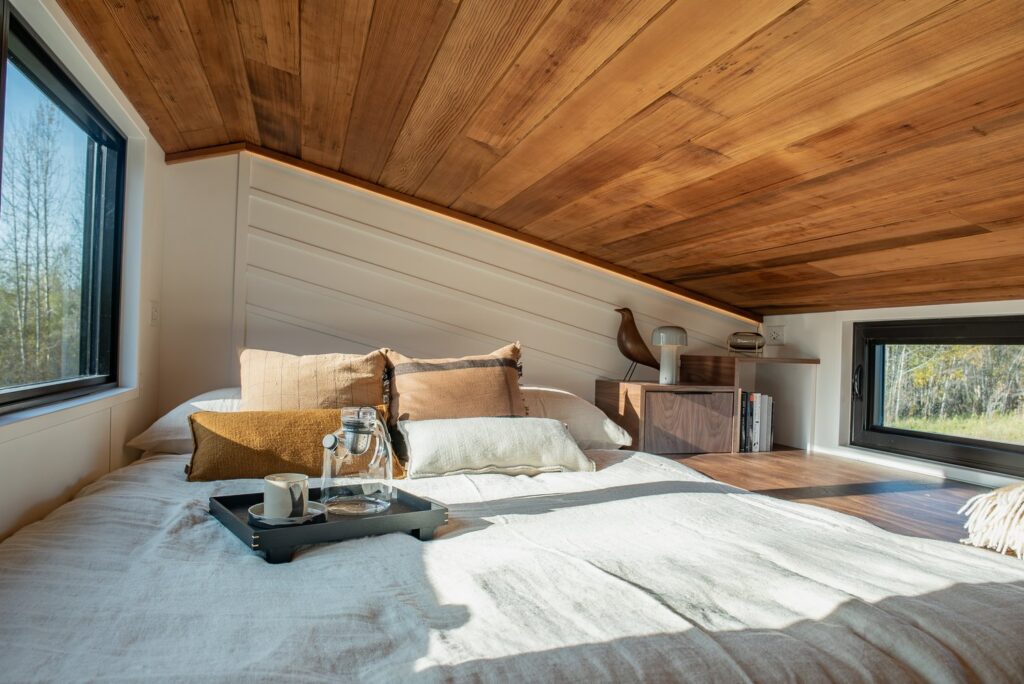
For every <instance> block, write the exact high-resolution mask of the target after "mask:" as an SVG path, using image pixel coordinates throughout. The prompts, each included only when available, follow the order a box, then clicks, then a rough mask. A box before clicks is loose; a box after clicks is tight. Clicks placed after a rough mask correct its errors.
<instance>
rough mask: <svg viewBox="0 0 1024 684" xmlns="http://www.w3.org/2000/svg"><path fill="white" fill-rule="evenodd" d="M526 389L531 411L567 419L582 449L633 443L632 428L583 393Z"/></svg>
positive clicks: (532, 414) (535, 413) (545, 416)
mask: <svg viewBox="0 0 1024 684" xmlns="http://www.w3.org/2000/svg"><path fill="white" fill-rule="evenodd" d="M522 392H523V399H524V400H525V401H526V412H527V414H528V415H530V416H536V417H537V418H554V419H555V420H558V421H561V422H562V423H565V426H566V427H567V428H569V432H570V433H572V436H573V439H575V440H576V443H577V444H578V445H579V447H580V449H583V450H587V449H618V448H620V447H628V446H630V445H631V444H632V443H633V438H632V437H630V436H629V433H628V432H626V431H625V430H624V429H622V428H621V427H620V426H619V425H618V424H617V423H615V421H613V420H612V419H611V418H609V417H608V416H606V415H605V414H604V411H602V410H601V409H599V408H597V407H596V406H594V405H593V404H591V403H590V402H589V401H587V400H586V399H584V398H583V397H580V396H577V395H575V394H573V393H572V392H566V391H565V390H560V389H553V388H551V387H523V388H522Z"/></svg>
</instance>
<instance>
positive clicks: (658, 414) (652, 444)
mask: <svg viewBox="0 0 1024 684" xmlns="http://www.w3.org/2000/svg"><path fill="white" fill-rule="evenodd" d="M594 396H595V403H596V404H597V406H598V408H600V409H601V410H602V411H604V412H605V414H606V415H607V416H608V417H609V418H611V419H612V420H614V421H615V422H616V423H618V424H619V425H621V426H622V427H623V428H624V429H625V430H626V431H627V432H628V433H629V434H630V436H631V437H632V438H633V448H634V449H636V450H638V451H646V452H649V453H652V454H698V453H725V452H734V451H738V450H739V438H740V431H739V425H740V424H739V401H740V390H739V388H738V387H723V386H709V385H659V384H658V383H654V382H618V381H616V380H598V381H597V384H596V387H595V392H594Z"/></svg>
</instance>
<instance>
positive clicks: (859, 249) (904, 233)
mask: <svg viewBox="0 0 1024 684" xmlns="http://www.w3.org/2000/svg"><path fill="white" fill-rule="evenodd" d="M988 232H990V231H988V230H987V229H985V228H983V227H981V226H978V225H974V224H971V223H968V222H966V221H964V220H963V219H961V218H959V217H957V216H954V215H953V214H952V213H945V212H940V213H938V214H931V215H929V216H925V217H923V218H917V219H910V220H907V221H900V222H897V223H890V224H885V225H881V226H871V227H868V228H858V229H857V230H851V231H848V232H842V233H838V232H837V233H830V234H829V235H827V236H825V237H819V238H815V239H811V240H805V241H802V242H791V243H787V244H785V245H781V246H779V247H773V248H768V249H758V250H755V251H747V252H743V253H742V254H733V255H726V256H716V257H714V258H711V259H707V260H705V261H702V262H700V263H698V264H692V265H689V266H682V267H679V266H673V267H670V268H667V269H665V270H663V271H654V275H656V276H657V277H658V278H659V279H662V280H668V281H672V282H674V281H677V280H686V279H690V278H706V277H710V276H717V275H726V274H731V273H743V272H747V271H754V270H761V269H766V268H776V267H779V266H791V265H793V264H804V263H810V264H814V263H815V262H817V261H818V260H821V259H832V258H837V257H844V256H848V255H853V254H865V253H868V252H874V251H878V250H885V249H893V248H896V247H905V246H908V245H918V244H927V243H930V242H934V241H936V240H949V239H953V238H960V237H967V236H969V235H982V234H985V233H988ZM596 253H598V252H596V251H595V254H596Z"/></svg>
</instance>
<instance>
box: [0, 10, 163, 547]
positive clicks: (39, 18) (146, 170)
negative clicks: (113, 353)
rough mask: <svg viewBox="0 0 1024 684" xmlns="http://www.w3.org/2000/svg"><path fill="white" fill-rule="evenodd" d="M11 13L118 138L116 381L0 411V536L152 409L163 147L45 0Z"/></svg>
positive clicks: (93, 470) (66, 491)
mask: <svg viewBox="0 0 1024 684" xmlns="http://www.w3.org/2000/svg"><path fill="white" fill-rule="evenodd" d="M12 4H13V6H14V8H15V9H16V10H17V11H18V13H19V14H20V15H21V16H22V17H23V18H24V19H25V21H26V22H28V24H29V25H30V26H31V27H32V28H33V29H34V30H35V31H36V33H37V34H38V35H39V36H40V37H41V38H42V40H43V42H44V43H46V45H47V46H48V47H49V48H50V50H51V51H52V52H53V53H54V54H55V55H56V56H57V58H58V59H59V60H60V61H61V62H62V63H63V64H64V66H65V67H66V68H67V69H68V70H69V71H70V72H71V73H72V75H73V76H74V77H75V79H76V80H77V81H78V82H79V83H80V84H81V85H82V86H83V87H84V88H85V90H86V91H87V92H88V93H89V94H90V96H92V98H93V100H94V101H95V102H96V103H97V104H98V105H99V106H100V108H101V109H102V110H103V111H104V112H106V114H107V115H108V116H109V117H110V118H111V119H112V120H113V121H114V123H115V124H116V125H117V126H118V127H119V128H120V129H121V131H122V132H123V133H124V134H125V136H126V137H127V138H128V166H127V178H126V181H127V184H126V192H127V197H126V204H125V235H124V260H123V270H122V273H123V275H122V278H123V283H122V290H123V292H122V323H121V338H120V349H121V352H120V368H119V376H120V383H121V385H122V387H121V388H119V389H117V390H113V391H111V392H106V393H104V394H103V395H102V396H95V395H94V396H92V397H88V398H84V399H78V400H73V401H69V402H65V403H63V404H60V405H54V406H48V407H44V408H41V409H35V410H32V411H29V412H24V413H20V414H11V415H8V416H4V417H2V418H0V539H2V538H4V537H6V536H8V535H9V534H11V533H12V532H13V531H15V530H16V529H18V528H19V527H20V526H22V525H24V524H27V523H29V522H32V521H34V520H37V519H39V518H41V517H43V516H44V515H46V514H47V513H48V512H49V511H51V510H53V509H54V508H56V507H57V506H59V505H60V504H61V503H63V502H64V501H66V500H68V499H69V498H70V497H71V496H73V495H74V494H75V493H76V492H77V491H78V490H79V489H81V487H82V486H83V485H85V484H87V483H88V482H90V481H92V480H94V479H96V478H97V477H99V476H100V475H102V474H103V473H106V472H108V471H109V470H111V469H113V468H117V467H120V466H121V465H124V464H125V463H127V462H128V461H129V460H130V459H131V458H133V457H134V454H132V453H130V452H127V451H126V450H125V449H124V443H125V441H126V439H128V438H129V437H130V436H132V435H134V434H135V433H137V432H139V431H141V430H142V429H144V428H145V427H146V425H148V424H149V423H150V422H151V421H152V419H153V417H154V415H155V411H156V398H157V392H156V379H157V357H158V351H159V334H158V333H159V331H158V329H157V328H156V327H152V326H150V323H149V303H150V302H151V301H159V299H160V269H161V265H162V259H161V256H160V250H161V242H162V225H163V207H162V204H161V197H162V184H163V181H162V174H163V170H164V164H163V152H162V151H161V150H160V148H159V146H158V145H157V144H156V142H155V141H154V140H153V138H152V137H151V136H150V135H149V132H148V129H147V127H146V125H145V124H144V123H143V121H142V119H141V118H140V117H139V116H138V114H137V113H136V112H135V110H134V109H133V108H132V106H131V105H130V104H129V102H128V100H127V98H125V97H124V94H123V93H122V92H121V91H120V90H119V89H118V88H117V86H116V84H115V83H114V81H113V79H111V78H110V76H109V74H107V72H106V70H105V69H104V68H103V67H102V66H101V65H100V63H99V61H98V60H97V59H96V57H95V55H93V53H92V51H91V50H90V49H89V48H88V46H87V45H86V44H85V41H84V40H83V39H82V38H81V36H79V35H78V33H77V32H76V31H75V29H74V27H73V26H72V24H71V22H70V21H69V20H68V19H67V17H65V16H64V14H63V12H62V11H61V10H60V8H59V7H58V5H57V2H56V1H55V0H13V1H12Z"/></svg>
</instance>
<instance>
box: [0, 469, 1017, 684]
mask: <svg viewBox="0 0 1024 684" xmlns="http://www.w3.org/2000/svg"><path fill="white" fill-rule="evenodd" d="M588 455H589V456H590V458H592V459H593V460H594V461H595V462H596V463H597V466H598V467H597V470H596V472H593V473H553V474H545V475H540V476H537V477H533V478H528V477H523V476H520V477H512V476H507V475H472V476H450V477H442V478H433V479H425V480H416V481H408V482H404V483H402V486H403V487H405V488H407V489H408V490H410V491H412V492H414V493H416V494H418V495H421V496H428V497H431V498H433V499H436V500H439V501H442V502H444V503H446V504H447V505H449V506H450V508H451V516H450V522H449V523H448V524H447V525H446V526H444V527H442V528H440V529H439V530H438V536H437V538H436V539H435V540H434V541H430V542H420V541H418V540H416V539H414V538H413V537H411V536H408V535H403V534H392V535H387V536H384V537H377V538H369V539H360V540H353V541H348V542H344V543H340V544H333V545H323V546H318V547H308V548H305V549H303V550H300V551H299V552H298V553H297V554H296V557H295V560H294V561H293V562H292V563H290V564H284V565H271V564H268V563H266V562H265V561H264V560H263V559H262V558H261V557H260V556H258V555H256V554H254V553H252V552H251V551H249V550H248V549H247V548H246V547H245V546H244V545H242V544H241V543H240V542H239V540H238V539H236V538H235V537H234V536H232V535H231V534H230V533H228V532H227V531H226V530H225V529H224V528H223V527H222V526H221V525H220V524H219V523H218V522H217V521H216V520H214V519H213V518H212V517H211V516H210V515H209V513H208V511H207V499H208V497H209V496H211V495H212V494H224V493H241V492H246V491H256V490H258V489H259V485H258V483H257V482H255V481H246V480H234V481H220V482H213V483H189V482H186V481H185V479H184V476H183V474H182V468H183V465H184V464H185V463H186V462H187V460H188V456H187V455H184V456H182V455H174V456H171V455H149V456H147V457H145V458H143V459H142V460H141V461H139V462H137V463H135V464H133V465H131V466H129V467H126V468H123V469H121V470H118V471H115V472H113V473H111V474H110V475H108V476H106V477H104V478H103V479H101V480H100V481H98V482H96V483H94V484H92V485H90V486H89V487H87V488H86V489H85V490H84V491H82V493H81V494H80V495H79V496H78V497H76V498H75V499H74V500H73V501H71V502H70V503H68V504H66V505H65V506H63V507H61V508H60V509H59V510H57V511H56V512H54V513H53V514H52V515H50V516H49V517H48V518H46V519H45V520H43V521H41V522H39V523H36V524H34V525H31V526H29V527H27V528H25V529H23V530H21V531H20V532H19V533H17V534H15V535H14V536H12V537H11V538H10V539H8V540H7V541H5V542H4V543H3V544H0V615H2V620H0V660H2V663H0V664H2V667H0V680H2V681H12V682H15V681H16V682H31V681H84V680H121V681H144V680H151V681H166V682H175V681H213V682H249V681H264V680H265V681H275V682H320V681H378V682H384V681H424V682H432V681H552V680H559V681H590V682H596V681H616V682H622V681H635V680H646V681H694V682H708V681H714V682H733V681H736V682H742V681H758V682H775V681H830V680H831V681H842V682H856V681H918V680H925V681H933V682H959V681H975V680H981V681H988V682H1003V681H1005V682H1010V681H1021V680H1022V678H1024V648H1022V647H1021V635H1022V634H1024V563H1021V562H1020V561H1018V560H1016V559H1012V558H1007V557H1001V556H998V555H996V554H994V553H991V552H986V551H982V550H978V549H973V548H966V547H960V546H957V545H955V544H950V543H945V542H936V541H928V540H921V539H912V538H908V537H902V536H898V535H895V534H891V533H888V532H885V531H883V530H881V529H878V528H876V527H874V526H872V525H870V524H868V523H866V522H863V521H861V520H858V519H855V518H852V517H848V516H845V515H842V514H838V513H834V512H831V511H826V510H823V509H820V508H816V507H810V506H806V505H801V504H794V503H789V502H784V501H779V500H775V499H771V498H768V497H764V496H760V495H755V494H751V493H748V492H745V491H743V490H741V489H737V488H734V487H731V486H728V485H725V484H722V483H719V482H716V481H714V480H711V479H709V478H707V477H705V476H703V475H701V474H699V473H697V472H695V471H693V470H691V469H689V468H686V467H684V466H682V465H680V464H677V463H675V462H672V461H669V460H666V459H663V458H659V457H657V456H652V455H649V454H644V453H636V452H630V451H590V452H588Z"/></svg>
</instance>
